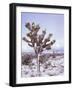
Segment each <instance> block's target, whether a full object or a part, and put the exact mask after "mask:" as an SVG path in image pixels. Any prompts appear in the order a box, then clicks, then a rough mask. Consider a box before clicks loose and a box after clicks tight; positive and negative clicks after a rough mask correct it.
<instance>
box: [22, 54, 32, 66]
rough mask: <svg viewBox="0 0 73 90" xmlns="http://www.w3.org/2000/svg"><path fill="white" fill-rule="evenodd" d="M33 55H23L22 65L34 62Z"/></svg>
mask: <svg viewBox="0 0 73 90" xmlns="http://www.w3.org/2000/svg"><path fill="white" fill-rule="evenodd" d="M31 59H32V57H31V56H30V55H24V56H22V65H29V64H30V63H31V62H32V60H31Z"/></svg>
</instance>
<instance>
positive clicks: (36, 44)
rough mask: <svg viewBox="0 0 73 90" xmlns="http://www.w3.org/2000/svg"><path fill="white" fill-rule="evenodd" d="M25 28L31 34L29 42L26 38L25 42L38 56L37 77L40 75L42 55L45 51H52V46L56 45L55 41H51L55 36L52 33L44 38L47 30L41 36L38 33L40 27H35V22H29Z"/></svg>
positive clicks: (24, 38) (28, 35)
mask: <svg viewBox="0 0 73 90" xmlns="http://www.w3.org/2000/svg"><path fill="white" fill-rule="evenodd" d="M25 27H26V28H27V29H28V30H29V33H27V37H29V39H30V40H28V39H27V38H26V37H23V40H24V41H25V42H27V43H28V45H29V46H30V47H32V48H33V49H34V51H35V54H36V56H37V75H40V62H39V58H40V55H41V53H42V52H43V51H44V50H50V49H51V46H52V45H53V44H54V43H55V40H52V41H51V40H50V39H51V37H52V35H53V34H51V33H49V35H48V37H47V38H44V37H45V35H46V30H42V34H40V35H39V34H38V31H39V30H40V26H39V25H35V23H34V22H33V23H29V22H27V23H26V24H25Z"/></svg>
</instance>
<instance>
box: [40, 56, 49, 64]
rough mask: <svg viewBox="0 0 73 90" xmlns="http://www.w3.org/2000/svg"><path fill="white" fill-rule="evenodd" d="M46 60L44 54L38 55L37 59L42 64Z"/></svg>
mask: <svg viewBox="0 0 73 90" xmlns="http://www.w3.org/2000/svg"><path fill="white" fill-rule="evenodd" d="M47 60H48V57H47V56H45V55H41V56H40V59H39V61H40V63H41V64H44V63H45V62H46V61H47Z"/></svg>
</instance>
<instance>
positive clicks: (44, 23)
mask: <svg viewBox="0 0 73 90" xmlns="http://www.w3.org/2000/svg"><path fill="white" fill-rule="evenodd" d="M27 22H30V23H32V22H35V24H39V25H40V31H39V33H41V31H42V30H44V29H46V37H47V35H48V34H49V33H52V34H53V37H52V38H51V39H52V40H53V39H55V40H56V42H55V44H54V45H53V46H52V49H60V50H63V49H64V15H63V14H52V13H31V12H22V13H21V29H22V37H27V36H26V33H28V32H29V30H28V29H27V28H26V27H25V23H27ZM31 51H33V48H31V47H29V46H28V44H27V43H26V42H25V41H23V40H22V52H31Z"/></svg>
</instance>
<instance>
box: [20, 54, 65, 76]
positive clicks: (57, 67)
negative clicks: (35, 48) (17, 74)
mask: <svg viewBox="0 0 73 90" xmlns="http://www.w3.org/2000/svg"><path fill="white" fill-rule="evenodd" d="M63 74H64V57H63V56H57V57H56V58H52V57H50V58H48V60H47V61H46V62H45V63H44V64H40V75H39V76H42V77H43V76H57V75H63ZM37 76H38V75H37V58H34V59H32V63H31V64H30V65H22V66H21V77H37Z"/></svg>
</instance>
